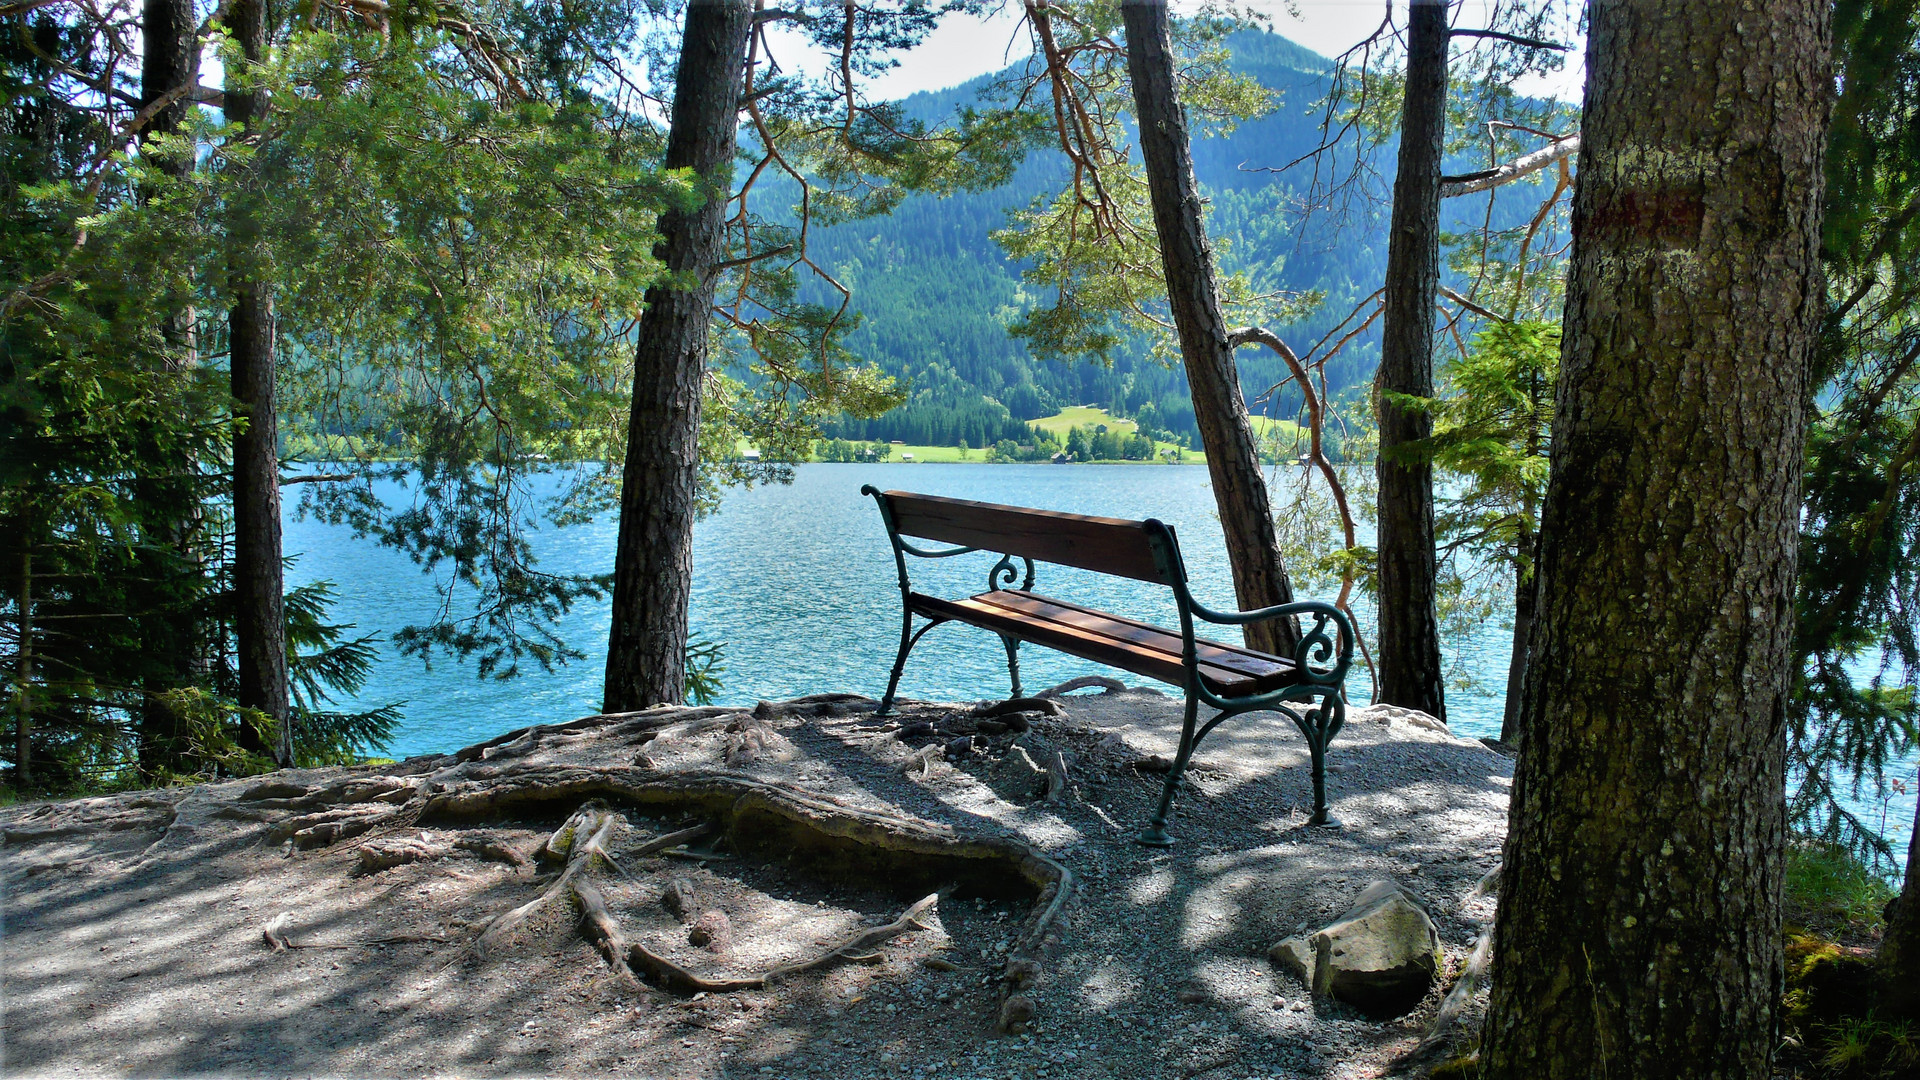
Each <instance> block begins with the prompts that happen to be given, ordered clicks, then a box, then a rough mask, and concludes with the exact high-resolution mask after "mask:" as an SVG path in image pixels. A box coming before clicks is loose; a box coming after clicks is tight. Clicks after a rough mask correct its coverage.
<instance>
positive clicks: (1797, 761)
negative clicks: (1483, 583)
mask: <svg viewBox="0 0 1920 1080" xmlns="http://www.w3.org/2000/svg"><path fill="white" fill-rule="evenodd" d="M1834 48H1835V59H1836V62H1837V65H1838V66H1839V68H1840V70H1841V71H1842V72H1843V73H1844V76H1843V78H1842V79H1841V80H1840V95H1839V100H1838V102H1837V103H1836V106H1835V109H1834V121H1833V130H1832V135H1831V138H1830V141H1829V144H1828V153H1827V213H1826V225H1825V235H1824V237H1823V243H1822V257H1823V261H1824V263H1825V267H1826V272H1827V282H1828V284H1827V290H1828V309H1827V314H1826V319H1825V324H1824V326H1823V330H1822V334H1821V338H1820V343H1819V352H1818V354H1817V357H1816V372H1815V378H1816V393H1815V397H1814V402H1815V406H1816V408H1815V412H1814V416H1813V418H1812V425H1811V431H1810V432H1809V436H1808V447H1807V466H1806V473H1805V481H1804V498H1805V501H1806V512H1805V514H1804V515H1803V520H1802V527H1801V544H1800V585H1799V594H1798V627H1797V634H1796V641H1795V648H1796V653H1797V655H1798V657H1799V659H1800V664H1799V667H1798V670H1799V673H1800V676H1801V677H1800V680H1799V682H1798V684H1797V686H1796V687H1795V691H1794V696H1793V699H1792V705H1793V709H1792V714H1791V716H1790V723H1789V727H1788V754H1789V762H1790V764H1791V765H1792V786H1791V788H1790V790H1789V793H1788V807H1789V811H1790V813H1791V814H1792V816H1793V819H1794V821H1795V823H1796V825H1797V826H1798V827H1800V828H1803V829H1806V830H1808V831H1809V832H1812V833H1814V834H1816V835H1818V836H1820V837H1823V838H1825V839H1827V840H1830V841H1834V842H1839V843H1844V844H1846V845H1847V846H1849V847H1851V848H1852V849H1854V850H1856V851H1860V852H1866V853H1869V854H1871V855H1872V857H1873V858H1875V859H1886V858H1888V857H1889V856H1890V855H1891V852H1890V851H1889V850H1888V848H1887V845H1886V842H1885V840H1884V839H1883V838H1882V837H1881V836H1880V835H1879V833H1878V831H1877V830H1876V829H1875V828H1874V827H1873V826H1872V825H1871V824H1870V823H1867V822H1864V821H1861V820H1859V818H1858V817H1857V816H1856V815H1854V814H1852V813H1850V812H1849V811H1847V810H1846V809H1845V808H1844V807H1843V806H1842V805H1841V804H1840V802H1839V800H1838V795H1839V794H1840V791H1837V790H1836V788H1837V787H1839V788H1841V789H1842V790H1850V791H1851V792H1852V793H1854V794H1856V795H1857V794H1858V793H1859V792H1860V791H1861V790H1862V789H1863V788H1864V789H1867V790H1871V791H1873V792H1874V793H1876V794H1881V793H1884V791H1885V790H1886V787H1887V784H1888V781H1889V778H1888V776H1887V775H1886V770H1887V766H1888V765H1889V763H1890V762H1892V761H1893V760H1896V759H1897V757H1898V756H1900V755H1902V754H1905V753H1907V752H1910V751H1911V750H1912V749H1913V748H1914V747H1915V745H1916V738H1915V736H1916V729H1915V725H1916V721H1920V701H1917V700H1916V698H1915V695H1914V691H1913V683H1914V679H1915V676H1916V674H1920V640H1917V639H1916V633H1915V627H1916V618H1917V616H1920V575H1917V574H1916V573H1915V564H1916V542H1917V541H1920V472H1917V471H1916V470H1915V468H1914V467H1913V466H1914V463H1915V459H1916V457H1920V423H1916V418H1917V417H1920V375H1917V374H1916V370H1915V364H1916V361H1917V360H1920V323H1916V320H1915V313H1916V311H1920V303H1917V302H1920V4H1916V3H1914V2H1913V0H1844V2H1842V3H1839V4H1836V5H1835V7H1834ZM1836 776H1839V777H1845V778H1847V781H1848V782H1843V784H1836V783H1835V777H1836Z"/></svg>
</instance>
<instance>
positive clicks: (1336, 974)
mask: <svg viewBox="0 0 1920 1080" xmlns="http://www.w3.org/2000/svg"><path fill="white" fill-rule="evenodd" d="M1267 955H1268V957H1269V958H1270V959H1271V960H1272V961H1273V962H1274V964H1276V965H1277V966H1279V967H1280V968H1281V969H1282V970H1285V971H1289V972H1292V973H1293V974H1294V975H1295V976H1297V977H1299V979H1300V980H1301V981H1302V982H1304V983H1306V984H1307V985H1308V986H1309V987H1311V988H1312V989H1313V992H1314V993H1316V994H1330V995H1332V996H1333V997H1335V998H1338V999H1340V1000H1341V1001H1344V1002H1346V1003H1347V1004H1349V1005H1352V1006H1353V1007H1354V1008H1356V1009H1359V1010H1361V1011H1362V1012H1365V1013H1367V1014H1369V1015H1373V1016H1398V1015H1400V1014H1402V1013H1404V1012H1406V1011H1408V1010H1409V1009H1411V1008H1413V1007H1414V1006H1415V1005H1417V1004H1419V1002H1420V999H1421V998H1423V997H1425V996H1426V994H1427V990H1428V989H1429V988H1431V987H1432V985H1433V982H1434V980H1435V979H1436V978H1437V977H1438V976H1439V973H1440V961H1441V955H1440V931H1439V929H1438V928H1437V927H1435V926H1434V923H1433V919H1432V917H1431V916H1429V915H1428V914H1427V911H1426V909H1425V908H1424V907H1422V906H1421V904H1420V901H1419V900H1418V899H1416V898H1415V897H1414V895H1413V894H1412V893H1410V892H1408V891H1407V890H1406V889H1405V888H1404V887H1403V886H1401V885H1400V883H1399V882H1396V881H1393V880H1390V879H1386V878H1382V879H1381V880H1379V881H1376V882H1374V883H1373V884H1372V885H1369V886H1368V887H1367V888H1366V890H1365V891H1363V892H1362V893H1361V894H1360V895H1359V896H1358V897H1357V898H1355V900H1354V902H1353V904H1352V906H1351V907H1349V908H1347V910H1346V912H1345V913H1344V914H1342V915H1341V916H1340V917H1339V918H1337V919H1335V920H1334V921H1333V922H1331V923H1328V924H1327V925H1326V926H1324V927H1321V928H1320V929H1319V930H1316V931H1314V932H1313V933H1312V934H1308V935H1304V936H1298V937H1290V938H1287V939H1286V940H1284V941H1281V942H1280V943H1279V944H1277V945H1275V946H1274V947H1273V948H1272V949H1270V950H1268V953H1267Z"/></svg>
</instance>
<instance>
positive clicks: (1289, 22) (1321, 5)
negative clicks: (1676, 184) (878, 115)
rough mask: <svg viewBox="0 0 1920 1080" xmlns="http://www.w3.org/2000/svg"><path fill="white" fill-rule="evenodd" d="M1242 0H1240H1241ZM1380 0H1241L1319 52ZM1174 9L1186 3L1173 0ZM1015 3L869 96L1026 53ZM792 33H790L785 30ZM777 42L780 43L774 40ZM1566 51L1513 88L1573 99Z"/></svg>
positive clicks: (949, 39)
mask: <svg viewBox="0 0 1920 1080" xmlns="http://www.w3.org/2000/svg"><path fill="white" fill-rule="evenodd" d="M1243 2H1245V0H1243ZM1490 2H1491V0H1464V2H1462V3H1460V4H1459V5H1458V6H1457V8H1456V12H1455V18H1454V25H1456V26H1462V27H1467V26H1485V25H1486V9H1487V7H1488V6H1489V4H1490ZM1386 3H1387V0H1251V2H1247V3H1246V6H1248V7H1250V8H1252V9H1253V10H1254V11H1256V12H1259V13H1261V14H1264V15H1266V16H1268V18H1269V20H1270V22H1269V25H1270V26H1271V27H1272V28H1273V30H1274V32H1275V33H1278V34H1280V35H1281V36H1282V37H1286V38H1289V39H1291V40H1292V41H1294V42H1296V43H1298V44H1300V45H1304V46H1306V47H1307V48H1309V49H1312V50H1313V51H1314V52H1317V53H1319V54H1321V55H1322V56H1335V55H1338V54H1339V53H1341V52H1344V51H1346V50H1347V49H1349V48H1351V47H1352V46H1354V45H1356V44H1358V43H1359V42H1361V41H1363V40H1365V39H1366V37H1367V36H1368V35H1369V34H1371V33H1373V31H1374V30H1375V28H1377V27H1378V26H1379V25H1380V21H1381V18H1382V17H1383V16H1384V15H1385V13H1386ZM1175 4H1176V10H1177V9H1178V8H1179V7H1184V6H1187V5H1186V4H1183V3H1181V2H1180V0H1175ZM1393 5H1394V9H1395V14H1396V19H1395V22H1396V24H1397V25H1405V22H1406V10H1407V4H1406V0H1393ZM1020 12H1021V6H1020V4H1019V3H1017V2H1014V0H1008V2H1007V3H1005V4H1002V5H1001V7H1000V8H999V10H998V11H997V12H996V13H994V14H992V15H989V16H988V17H985V18H976V17H973V16H966V15H949V16H947V17H946V18H945V19H944V20H942V22H941V25H940V26H939V28H938V29H936V30H935V31H934V32H933V34H932V35H931V36H929V37H928V38H927V40H926V41H925V42H924V43H922V44H921V45H920V47H918V48H916V49H913V50H911V51H910V52H906V53H903V54H901V56H900V66H899V67H897V68H895V69H893V70H892V71H890V72H888V73H887V74H885V75H883V76H881V77H879V78H878V79H874V80H872V81H871V82H870V83H869V84H868V88H867V92H868V94H869V95H870V96H871V97H872V98H874V99H876V100H883V101H885V100H898V99H899V98H903V97H906V96H907V95H909V94H913V93H917V92H919V91H922V90H944V89H946V88H947V87H950V86H958V85H959V84H961V83H963V82H966V81H967V80H969V79H973V78H977V77H978V76H981V75H985V74H987V73H989V72H993V71H998V70H1000V69H1001V68H1004V67H1006V66H1007V65H1008V64H1011V63H1013V62H1014V61H1016V60H1020V59H1023V58H1024V57H1025V56H1026V55H1027V52H1028V48H1027V35H1026V34H1025V33H1024V32H1022V30H1021V26H1020V22H1021V17H1020ZM789 33H791V32H789ZM790 40H791V41H792V42H793V44H791V45H788V46H787V47H785V48H780V51H779V52H778V53H776V56H778V58H779V59H780V60H781V62H782V63H783V64H790V63H795V62H797V63H798V64H799V66H800V67H802V68H803V69H808V70H810V65H809V64H808V62H807V58H806V57H803V56H802V55H801V54H803V53H806V52H808V51H809V50H807V49H806V48H804V47H803V46H800V44H799V36H798V35H797V34H793V35H792V37H791V39H790ZM775 44H776V48H779V47H780V45H781V44H782V43H781V42H780V40H779V38H776V39H775ZM1569 44H1571V45H1573V47H1574V48H1573V51H1572V53H1571V54H1570V58H1569V59H1568V62H1567V64H1566V67H1565V68H1564V69H1563V70H1562V71H1560V72H1559V73H1557V75H1556V76H1555V77H1552V78H1547V79H1533V80H1529V81H1526V82H1523V83H1521V84H1520V85H1519V86H1518V87H1517V88H1518V89H1519V90H1520V91H1521V92H1522V93H1525V94H1530V95H1538V96H1542V97H1547V96H1551V97H1557V98H1561V99H1562V100H1567V101H1577V100H1578V99H1579V97H1580V88H1581V82H1582V80H1583V78H1584V71H1583V69H1582V67H1581V55H1582V50H1583V49H1584V47H1585V42H1584V41H1578V40H1575V41H1571V42H1569Z"/></svg>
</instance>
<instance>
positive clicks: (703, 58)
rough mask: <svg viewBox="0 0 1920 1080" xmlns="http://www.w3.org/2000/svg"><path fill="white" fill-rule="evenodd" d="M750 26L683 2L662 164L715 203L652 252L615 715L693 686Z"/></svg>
mask: <svg viewBox="0 0 1920 1080" xmlns="http://www.w3.org/2000/svg"><path fill="white" fill-rule="evenodd" d="M752 25H753V10H752V7H751V5H750V4H749V3H748V2H747V0H694V2H693V3H691V4H689V5H688V7H687V25H686V36H685V39H684V41H683V42H682V44H681V48H680V70H679V73H678V76H677V78H676V80H675V83H674V96H673V117H672V131H671V132H670V134H669V135H668V137H667V154H666V161H665V164H666V167H667V168H670V169H692V170H693V171H694V172H696V173H698V174H699V175H700V176H701V177H702V179H703V180H704V182H705V184H706V187H707V198H706V202H705V203H704V204H703V205H701V206H700V207H699V208H698V209H695V210H690V211H678V210H674V211H669V212H667V213H665V214H662V215H660V237H661V240H660V245H659V246H658V247H657V248H655V251H656V253H657V254H658V255H659V256H660V258H661V260H662V261H663V262H664V263H665V266H666V269H667V271H668V272H669V273H671V274H673V275H675V280H674V281H672V282H670V283H668V284H663V285H656V286H654V287H653V288H651V289H649V290H647V297H646V311H645V313H644V314H642V316H641V319H640V335H639V345H638V347H637V348H636V349H635V351H634V365H633V368H634V370H633V414H632V420H631V423H630V424H629V425H628V428H627V463H626V475H625V477H624V478H623V480H622V483H621V489H620V533H619V539H618V541H617V546H616V548H615V554H614V585H613V628H612V631H611V633H610V635H609V638H608V642H607V678H606V688H605V699H606V709H607V711H609V712H620V711H627V710H633V709H642V708H645V707H647V706H649V705H657V704H661V703H663V702H665V703H672V704H679V703H680V702H681V701H682V700H683V699H684V698H685V695H686V648H687V599H688V594H689V593H690V592H691V590H692V580H693V520H694V494H695V490H696V484H697V482H698V479H699V465H700V438H699V436H700V391H701V382H702V380H703V378H704V376H705V374H706V369H707V329H708V322H709V320H710V318H711V316H712V307H713V290H714V283H713V280H712V278H711V276H710V270H711V268H712V267H713V265H714V264H715V263H716V262H718V260H719V256H720V252H721V240H722V228H723V221H722V218H723V214H724V211H725V209H726V202H727V197H728V194H729V192H730V191H731V189H732V176H733V169H732V165H733V156H734V137H735V133H736V130H737V128H738V124H739V110H740V87H741V81H742V79H743V78H744V76H745V69H746V55H747V39H748V34H749V32H750V30H751V29H752ZM689 286H690V287H689Z"/></svg>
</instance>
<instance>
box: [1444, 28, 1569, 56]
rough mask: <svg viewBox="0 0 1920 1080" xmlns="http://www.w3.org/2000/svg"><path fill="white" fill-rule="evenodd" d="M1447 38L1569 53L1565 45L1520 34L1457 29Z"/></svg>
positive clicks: (1449, 33)
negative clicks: (1480, 39) (1462, 38)
mask: <svg viewBox="0 0 1920 1080" xmlns="http://www.w3.org/2000/svg"><path fill="white" fill-rule="evenodd" d="M1447 36H1448V37H1477V38H1492V39H1494V40H1495V41H1504V42H1507V43H1508V44H1511V45H1524V46H1525V47H1527V48H1529V49H1552V50H1553V51H1554V52H1566V51H1567V47H1566V46H1565V45H1558V44H1555V43H1554V42H1551V41H1541V40H1540V39H1539V38H1530V37H1521V36H1520V35H1518V34H1509V33H1505V32H1503V31H1500V30H1462V29H1459V28H1457V27H1456V28H1455V29H1452V30H1449V31H1447Z"/></svg>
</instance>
